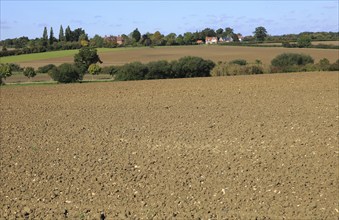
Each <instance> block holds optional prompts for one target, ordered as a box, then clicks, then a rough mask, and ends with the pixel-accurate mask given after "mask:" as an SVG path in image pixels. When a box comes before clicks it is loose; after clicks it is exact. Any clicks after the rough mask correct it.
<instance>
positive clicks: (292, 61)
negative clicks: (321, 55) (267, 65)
mask: <svg viewBox="0 0 339 220" xmlns="http://www.w3.org/2000/svg"><path fill="white" fill-rule="evenodd" d="M313 63H314V60H313V58H312V57H311V56H309V55H305V54H297V53H283V54H280V55H278V56H276V57H275V58H274V59H273V60H272V61H271V65H272V66H271V72H272V73H277V72H299V71H304V70H303V69H304V68H303V66H305V65H307V64H313Z"/></svg>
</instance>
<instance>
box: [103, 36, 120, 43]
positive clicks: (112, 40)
mask: <svg viewBox="0 0 339 220" xmlns="http://www.w3.org/2000/svg"><path fill="white" fill-rule="evenodd" d="M104 41H105V42H108V43H117V37H115V36H112V35H110V36H105V37H104Z"/></svg>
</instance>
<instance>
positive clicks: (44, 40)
mask: <svg viewBox="0 0 339 220" xmlns="http://www.w3.org/2000/svg"><path fill="white" fill-rule="evenodd" d="M41 40H42V46H43V47H47V44H48V35H47V28H46V27H45V28H44V32H43V34H42V39H41Z"/></svg>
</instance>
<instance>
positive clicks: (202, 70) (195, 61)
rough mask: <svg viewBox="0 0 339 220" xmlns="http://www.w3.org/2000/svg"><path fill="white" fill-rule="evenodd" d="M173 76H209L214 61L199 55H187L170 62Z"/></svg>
mask: <svg viewBox="0 0 339 220" xmlns="http://www.w3.org/2000/svg"><path fill="white" fill-rule="evenodd" d="M171 64H172V71H173V73H172V74H173V78H189V77H205V76H210V71H211V70H212V69H213V67H214V66H215V63H214V62H212V61H210V60H204V59H202V58H200V57H192V56H187V57H183V58H180V59H179V60H178V61H173V62H172V63H171Z"/></svg>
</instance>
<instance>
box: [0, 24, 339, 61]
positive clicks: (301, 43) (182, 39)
mask: <svg viewBox="0 0 339 220" xmlns="http://www.w3.org/2000/svg"><path fill="white" fill-rule="evenodd" d="M239 36H241V34H240V33H236V32H235V31H234V30H233V29H232V28H231V27H226V28H219V29H216V30H214V29H212V28H205V29H203V30H201V31H196V32H185V33H184V34H179V35H177V34H176V33H169V34H167V35H164V34H162V33H160V31H156V32H154V33H150V32H147V33H144V34H142V33H141V32H140V31H139V30H138V28H136V29H135V30H133V31H132V32H131V33H129V34H122V35H121V37H120V38H121V42H120V43H119V42H118V39H117V36H112V35H111V36H105V37H102V36H99V35H97V34H96V35H95V36H93V37H92V38H89V37H88V34H87V33H86V32H85V30H84V29H82V28H76V29H74V30H72V29H71V28H70V26H67V28H66V29H64V28H63V26H62V25H61V26H60V29H59V34H58V35H55V34H54V30H53V28H52V27H51V28H50V30H49V32H48V30H47V27H44V29H43V33H42V36H41V37H40V38H35V39H29V38H28V37H20V38H14V39H5V40H2V41H0V46H2V50H1V51H0V57H2V56H11V55H20V54H28V53H39V52H46V51H54V50H69V49H80V48H81V47H82V46H87V45H89V46H92V47H97V48H102V47H106V48H114V47H129V46H132V47H137V46H175V45H195V44H198V40H202V41H204V40H205V38H206V37H217V38H223V39H227V40H229V41H232V42H233V43H235V44H236V45H237V43H238V44H240V43H239ZM338 37H339V32H302V33H300V34H287V35H281V36H271V35H269V34H268V32H267V30H266V28H265V27H262V26H260V27H256V28H255V30H254V31H253V35H252V36H245V37H243V38H242V44H245V45H248V44H250V43H262V42H280V43H282V46H284V47H310V46H311V41H315V40H317V41H323V40H337V39H338ZM290 42H297V43H290ZM320 47H321V48H326V47H325V46H323V45H320Z"/></svg>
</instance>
